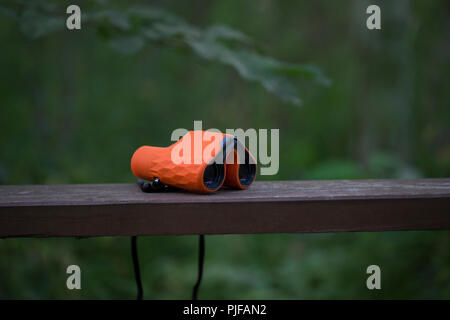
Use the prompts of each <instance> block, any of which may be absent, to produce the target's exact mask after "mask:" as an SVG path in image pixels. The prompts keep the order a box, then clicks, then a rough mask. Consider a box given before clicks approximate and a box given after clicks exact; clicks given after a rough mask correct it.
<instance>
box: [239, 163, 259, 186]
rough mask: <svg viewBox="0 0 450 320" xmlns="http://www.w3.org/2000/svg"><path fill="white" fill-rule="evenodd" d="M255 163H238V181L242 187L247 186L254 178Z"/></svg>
mask: <svg viewBox="0 0 450 320" xmlns="http://www.w3.org/2000/svg"><path fill="white" fill-rule="evenodd" d="M255 174H256V165H255V164H251V163H245V164H240V165H239V181H240V183H241V185H243V186H244V187H248V186H249V185H250V184H251V183H252V182H253V180H254V179H255Z"/></svg>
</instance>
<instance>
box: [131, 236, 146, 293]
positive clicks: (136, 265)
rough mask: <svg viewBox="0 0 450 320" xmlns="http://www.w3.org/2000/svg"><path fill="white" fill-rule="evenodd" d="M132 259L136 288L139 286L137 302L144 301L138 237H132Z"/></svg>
mask: <svg viewBox="0 0 450 320" xmlns="http://www.w3.org/2000/svg"><path fill="white" fill-rule="evenodd" d="M131 258H132V259H133V268H134V278H135V279H136V286H137V297H136V300H142V298H143V296H144V291H143V290H142V280H141V271H140V270H139V260H138V253H137V238H136V236H133V237H131Z"/></svg>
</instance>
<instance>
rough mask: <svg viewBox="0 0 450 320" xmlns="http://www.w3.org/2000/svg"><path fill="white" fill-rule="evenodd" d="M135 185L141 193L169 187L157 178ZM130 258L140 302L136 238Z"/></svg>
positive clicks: (141, 293) (140, 280) (141, 297)
mask: <svg viewBox="0 0 450 320" xmlns="http://www.w3.org/2000/svg"><path fill="white" fill-rule="evenodd" d="M137 184H138V186H139V188H140V189H141V190H142V192H146V193H148V192H161V191H168V190H169V187H168V186H166V185H164V184H162V183H161V182H160V181H159V179H158V178H155V180H154V181H150V182H146V181H145V180H142V179H138V180H137ZM131 258H132V260H133V268H134V278H135V279H136V286H137V297H136V300H142V299H143V297H144V290H143V289H142V279H141V271H140V269H139V259H138V252H137V237H136V236H132V237H131Z"/></svg>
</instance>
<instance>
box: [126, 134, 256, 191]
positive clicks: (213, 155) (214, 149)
mask: <svg viewBox="0 0 450 320" xmlns="http://www.w3.org/2000/svg"><path fill="white" fill-rule="evenodd" d="M236 144H237V139H235V137H233V136H231V135H227V134H224V133H216V132H210V131H189V132H188V133H186V134H185V135H184V136H183V137H182V138H181V139H180V140H179V141H177V142H176V143H174V144H172V145H171V146H169V147H166V148H160V147H150V146H143V147H140V148H139V149H137V150H136V151H135V153H134V154H133V156H132V158H131V170H132V171H133V174H134V175H135V176H136V177H137V178H141V179H145V180H154V179H155V178H156V177H157V178H159V180H160V181H161V182H162V183H163V184H166V185H169V186H173V187H177V188H182V189H185V190H189V191H193V192H200V193H211V192H214V191H217V190H218V189H220V187H222V185H223V184H225V185H227V186H229V187H231V188H235V189H247V188H248V186H249V185H250V184H251V183H252V182H253V180H254V176H253V178H252V179H251V181H250V182H249V183H245V184H242V183H241V182H240V179H239V170H240V169H239V168H240V167H239V164H238V153H237V151H236V150H235V147H236ZM244 148H245V147H244ZM186 150H187V151H190V153H189V152H187V153H185V151H186ZM245 150H246V152H247V153H248V154H249V158H250V159H251V160H252V161H254V158H253V156H252V155H250V153H249V152H248V150H247V148H245ZM226 153H228V155H227V154H226ZM174 155H175V157H174ZM231 156H234V159H233V160H234V163H233V164H225V162H226V160H227V159H228V158H229V159H231V158H230V157H231ZM218 160H221V161H218ZM216 162H219V164H218V165H217V164H216ZM230 162H231V161H230ZM255 163H256V162H253V164H254V165H255V170H256V164H255ZM221 164H223V165H221ZM207 170H213V172H215V174H216V176H217V177H219V176H220V178H218V179H219V180H217V179H216V181H212V182H211V181H205V180H207V179H205V178H206V173H205V172H206V171H207ZM217 170H219V171H220V172H219V173H217ZM255 172H256V171H255Z"/></svg>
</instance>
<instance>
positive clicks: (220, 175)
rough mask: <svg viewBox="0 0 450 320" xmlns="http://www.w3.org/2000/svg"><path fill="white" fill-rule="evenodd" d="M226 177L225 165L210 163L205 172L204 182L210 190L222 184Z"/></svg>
mask: <svg viewBox="0 0 450 320" xmlns="http://www.w3.org/2000/svg"><path fill="white" fill-rule="evenodd" d="M223 179H225V165H223V164H217V163H215V162H213V163H210V164H209V165H208V166H207V167H206V169H205V172H204V173H203V184H204V185H205V187H206V188H208V189H209V190H215V189H217V188H218V187H220V185H221V184H222V181H223Z"/></svg>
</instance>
